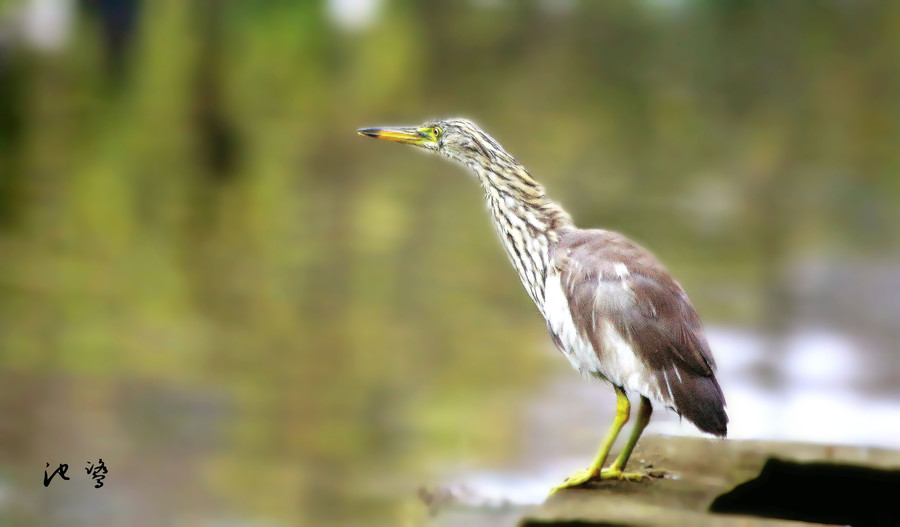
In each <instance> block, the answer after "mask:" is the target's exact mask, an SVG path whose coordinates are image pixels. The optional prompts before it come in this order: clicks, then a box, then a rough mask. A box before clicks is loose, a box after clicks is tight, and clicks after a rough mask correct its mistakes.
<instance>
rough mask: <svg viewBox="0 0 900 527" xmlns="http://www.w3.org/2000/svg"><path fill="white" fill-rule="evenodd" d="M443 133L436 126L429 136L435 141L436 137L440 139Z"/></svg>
mask: <svg viewBox="0 0 900 527" xmlns="http://www.w3.org/2000/svg"><path fill="white" fill-rule="evenodd" d="M443 133H444V131H443V130H441V129H440V128H439V127H437V126H435V127H434V128H432V129H431V135H433V136H434V138H435V139H437V138H438V137H440V136H441V135H442V134H443Z"/></svg>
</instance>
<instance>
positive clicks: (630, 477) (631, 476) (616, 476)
mask: <svg viewBox="0 0 900 527" xmlns="http://www.w3.org/2000/svg"><path fill="white" fill-rule="evenodd" d="M650 477H651V476H650V474H641V473H640V472H623V471H622V469H618V468H605V469H603V470H601V471H600V474H599V475H598V476H597V479H599V480H600V481H637V482H640V481H644V479H649V478H650Z"/></svg>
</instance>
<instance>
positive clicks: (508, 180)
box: [472, 154, 572, 314]
mask: <svg viewBox="0 0 900 527" xmlns="http://www.w3.org/2000/svg"><path fill="white" fill-rule="evenodd" d="M507 156H508V154H507ZM494 161H495V163H494V165H493V166H494V167H499V168H497V169H492V168H488V167H483V166H480V165H476V166H473V167H472V168H473V170H474V171H475V173H476V174H477V175H478V179H479V180H480V182H481V186H482V187H483V188H484V191H485V196H486V198H487V203H488V208H489V210H490V211H491V216H492V218H493V220H494V226H495V227H496V228H497V232H498V233H499V234H500V240H501V241H502V242H503V246H504V248H505V249H506V253H507V255H509V259H510V261H511V262H512V264H513V267H515V268H516V271H517V272H518V273H519V279H520V280H521V281H522V285H524V286H525V289H526V290H527V291H528V295H529V296H531V299H532V300H533V301H534V303H535V304H536V305H537V307H538V309H539V310H540V311H541V313H542V314H543V311H544V283H545V282H546V279H547V269H548V267H549V265H550V262H549V261H550V247H551V246H552V245H553V244H554V243H556V241H557V231H558V230H559V229H561V228H564V227H570V226H572V220H571V218H570V217H569V215H568V214H567V213H566V212H565V211H564V210H562V208H560V207H559V206H558V205H557V204H556V203H554V202H553V201H551V200H550V199H549V198H548V197H547V195H546V193H545V192H544V188H543V186H541V184H540V183H538V182H537V181H535V180H534V179H533V178H532V177H531V175H530V174H528V172H527V171H526V170H525V168H524V167H523V166H522V165H521V164H520V163H519V162H518V161H516V160H515V159H513V158H512V157H511V156H508V157H507V158H506V159H501V160H500V162H497V160H496V159H495V160H494Z"/></svg>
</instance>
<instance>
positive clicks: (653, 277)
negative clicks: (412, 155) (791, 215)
mask: <svg viewBox="0 0 900 527" xmlns="http://www.w3.org/2000/svg"><path fill="white" fill-rule="evenodd" d="M358 133H359V134H360V135H365V136H368V137H374V138H376V139H382V140H386V141H393V142H397V143H405V144H409V145H414V146H417V147H420V148H424V149H427V150H431V151H434V152H438V153H440V154H443V155H444V156H446V157H449V158H450V159H453V160H455V161H458V162H460V163H462V164H463V165H465V166H466V167H468V168H469V169H470V170H471V171H472V172H474V173H475V175H476V177H477V178H478V181H479V182H480V183H481V186H482V188H483V189H484V192H485V195H486V197H487V204H488V208H489V209H490V213H491V216H492V218H493V221H494V226H495V227H496V228H497V231H498V232H499V234H500V240H501V242H502V243H503V246H504V247H505V248H506V252H507V254H508V255H509V259H510V260H511V261H512V264H513V266H514V267H515V268H516V271H518V273H519V278H520V279H521V281H522V284H523V285H524V286H525V289H526V290H527V291H528V294H529V296H531V299H532V300H533V301H534V303H535V304H536V305H537V308H538V310H539V311H540V312H541V314H542V315H543V316H544V319H545V320H546V321H547V328H548V329H549V331H550V335H551V337H552V339H553V342H554V343H555V344H556V346H557V347H558V348H559V349H560V350H561V351H562V353H563V354H564V355H565V356H566V358H567V359H569V362H571V363H572V366H574V367H575V369H577V370H578V371H579V372H581V373H582V374H583V375H585V376H587V377H590V378H596V379H601V380H604V381H606V382H608V383H610V384H612V386H613V389H614V390H615V392H616V399H617V404H616V416H615V419H614V420H613V424H612V427H611V428H610V430H609V432H608V433H607V435H606V437H605V438H604V439H603V442H602V443H601V445H600V449H599V451H598V452H597V455H596V457H595V458H594V461H593V462H592V463H591V465H590V466H589V467H588V468H587V470H581V471H578V472H576V473H575V474H573V475H572V476H570V477H569V478H567V479H566V480H565V481H564V482H563V483H561V484H560V485H558V486H557V487H554V489H553V490H554V491H556V490H559V489H563V488H567V487H575V486H578V485H582V484H584V483H586V482H588V481H592V480H610V479H612V480H629V481H640V480H641V479H642V478H644V477H646V475H645V474H642V473H640V472H625V466H626V464H627V463H628V458H629V457H630V456H631V453H632V451H633V450H634V446H635V444H636V443H637V441H638V438H639V437H640V436H641V433H642V432H643V431H644V428H645V427H646V426H647V423H648V422H649V420H650V414H651V413H652V411H653V407H652V403H651V401H652V402H654V403H657V404H659V405H661V406H663V407H666V408H669V409H671V410H674V411H675V412H677V413H678V414H679V415H681V416H683V417H686V418H687V419H688V420H689V421H691V422H692V423H694V424H695V425H696V426H697V427H698V428H699V429H700V430H702V431H704V432H707V433H710V434H713V435H716V436H720V437H724V436H725V433H726V426H727V423H728V416H727V415H726V414H725V397H724V396H723V394H722V389H721V388H720V387H719V383H718V382H717V381H716V377H715V374H714V371H715V361H714V360H713V356H712V353H711V352H710V349H709V345H708V344H707V341H706V336H705V335H704V333H703V327H702V326H701V324H700V318H699V317H698V316H697V313H696V311H694V308H693V306H692V305H691V302H690V300H688V297H687V294H686V293H685V292H684V289H682V287H681V286H680V285H679V284H678V283H677V282H676V281H675V280H674V279H673V278H672V277H671V276H670V275H669V273H668V271H666V269H665V267H663V265H662V264H661V263H660V262H659V261H658V260H657V259H656V258H655V257H654V256H653V255H652V254H650V252H649V251H647V250H646V249H644V248H643V247H641V246H639V245H637V244H636V243H634V242H633V241H631V240H629V239H628V238H626V237H625V236H623V235H621V234H618V233H615V232H610V231H607V230H600V229H580V228H578V227H575V225H574V224H573V222H572V219H571V218H570V216H569V214H568V213H566V211H564V210H563V209H562V208H561V207H560V206H559V205H557V204H556V203H554V202H553V201H551V200H550V199H549V198H548V197H547V195H546V193H545V191H544V187H543V186H541V184H540V183H538V182H537V181H535V180H534V178H532V177H531V174H529V172H528V171H527V170H526V169H525V167H524V166H522V164H521V163H519V162H518V161H516V160H515V159H514V158H513V157H512V156H511V155H509V154H508V153H507V152H506V151H505V150H504V149H503V147H502V146H500V144H498V143H497V141H495V140H494V139H493V138H491V137H490V136H489V135H488V134H486V133H485V132H483V131H482V130H481V129H480V128H478V126H476V125H475V124H474V123H473V122H471V121H468V120H466V119H445V120H438V121H432V122H428V123H425V124H423V125H421V126H413V127H402V128H393V127H392V128H363V129H360V130H359V131H358ZM629 394H630V395H632V396H639V397H640V405H639V407H638V411H637V418H636V420H635V424H634V428H633V430H632V432H631V434H630V435H629V437H628V439H627V441H626V442H625V445H624V447H623V448H622V451H621V452H620V453H619V455H618V457H616V459H615V460H614V461H613V462H612V464H611V465H610V466H609V467H608V468H604V464H605V463H606V459H607V457H608V456H609V453H610V449H611V448H612V446H613V443H614V442H615V440H616V437H617V436H618V435H619V432H620V431H621V430H622V427H623V426H624V425H625V423H626V422H627V421H628V420H629V417H630V414H631V403H630V402H629V399H628V397H629Z"/></svg>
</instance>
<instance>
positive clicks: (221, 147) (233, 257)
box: [0, 0, 900, 526]
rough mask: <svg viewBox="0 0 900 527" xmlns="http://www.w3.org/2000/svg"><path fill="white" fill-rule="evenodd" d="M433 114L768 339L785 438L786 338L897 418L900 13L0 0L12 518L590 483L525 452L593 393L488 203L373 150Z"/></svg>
mask: <svg viewBox="0 0 900 527" xmlns="http://www.w3.org/2000/svg"><path fill="white" fill-rule="evenodd" d="M448 116H465V117H469V118H471V119H473V120H475V121H477V122H478V123H479V124H480V125H482V126H483V127H484V128H485V129H486V130H487V131H488V132H489V133H491V134H492V135H494V136H495V137H496V138H497V139H498V140H499V141H500V142H501V143H502V144H503V145H504V147H505V148H506V149H507V150H508V151H509V152H511V153H512V154H513V155H515V156H517V157H518V158H519V159H520V160H521V161H522V162H523V163H524V164H525V165H526V166H528V167H529V169H530V170H531V172H532V173H533V174H534V175H535V177H537V178H538V179H539V180H540V181H542V182H543V183H544V184H545V186H546V187H547V188H548V191H549V193H550V195H551V196H552V197H554V198H555V199H557V200H558V201H560V203H562V204H563V205H564V206H565V207H566V208H567V209H568V210H569V211H570V212H571V213H572V215H573V217H574V218H575V221H576V223H578V224H579V225H582V226H603V227H606V228H610V229H615V230H619V231H622V232H624V233H626V234H628V235H630V236H632V237H633V238H635V239H637V240H639V241H640V242H641V243H643V244H644V245H646V246H648V247H650V248H652V249H653V250H654V252H656V254H657V255H658V256H659V257H660V258H661V259H662V260H663V261H664V262H665V263H666V264H667V265H668V266H669V268H670V270H671V271H672V272H673V274H674V275H675V276H676V277H677V278H678V279H679V280H680V281H681V282H682V284H683V285H684V286H685V288H686V289H687V291H688V292H689V294H690V295H691V297H692V299H693V300H694V303H695V305H696V307H697V309H698V311H699V312H700V314H701V316H702V317H703V318H704V321H705V322H706V324H707V325H708V326H710V327H711V328H716V327H719V328H732V330H733V331H738V332H740V334H741V335H745V337H743V338H751V339H757V340H755V341H754V342H757V344H759V345H758V347H759V349H760V350H762V351H760V353H761V355H759V357H762V358H760V359H759V360H755V361H751V362H752V364H750V365H749V366H747V367H746V368H744V369H739V368H736V369H734V370H729V371H733V373H732V374H731V375H732V376H733V377H735V378H745V379H746V378H751V377H752V378H753V379H756V380H757V381H756V386H757V387H758V390H759V393H761V394H766V397H768V398H769V399H770V400H774V401H775V402H774V403H772V405H773V406H772V407H773V408H774V407H777V406H778V405H779V404H781V403H780V402H779V401H781V400H782V399H778V395H777V394H779V393H785V392H784V391H783V390H784V389H785V388H784V387H785V385H787V384H789V383H790V382H792V381H791V375H792V374H791V371H788V370H785V369H783V368H781V365H782V364H783V363H784V357H785V356H786V355H785V354H786V351H785V350H789V349H793V348H791V347H790V345H788V344H789V343H790V342H791V340H790V339H791V338H792V337H791V335H795V334H796V332H797V331H801V329H798V328H827V331H828V332H829V333H827V334H828V335H832V334H834V333H837V334H840V335H844V336H849V337H846V338H845V340H842V341H841V342H845V341H846V339H847V338H849V339H851V340H850V342H851V343H852V344H850V345H848V346H845V347H844V348H841V349H848V350H850V351H849V352H848V353H851V356H850V362H849V363H850V364H853V365H861V366H858V368H857V367H856V366H854V367H855V368H856V369H855V370H854V371H857V370H858V375H855V376H854V377H853V379H850V380H849V381H847V382H850V381H852V383H851V385H850V388H849V389H850V390H851V391H850V392H848V393H852V394H855V395H854V397H860V398H863V397H874V398H877V400H878V401H881V402H880V403H879V404H882V405H883V406H884V407H885V408H887V409H888V411H896V410H897V408H898V407H900V403H898V401H900V393H898V390H900V388H898V386H900V365H898V360H897V358H896V343H897V342H898V341H900V329H898V324H897V322H898V315H900V148H898V145H900V3H898V2H880V1H875V0H871V1H865V0H860V1H855V2H847V1H824V0H823V1H820V2H766V1H759V2H752V1H746V0H728V1H725V0H723V1H704V0H694V1H691V0H642V1H637V0H635V1H631V2H612V1H609V2H587V1H575V0H570V1H563V0H556V1H552V0H542V1H521V2H513V1H509V0H506V1H504V0H478V1H475V0H473V1H460V2H422V1H417V0H331V1H325V2H311V1H308V2H304V1H299V2H289V1H275V0H271V1H238V0H194V1H189V2H185V1H179V0H154V1H144V2H139V1H138V0H84V1H81V2H74V1H70V0H27V1H26V0H0V379H2V384H0V385H2V386H3V388H2V389H0V523H2V524H3V525H35V526H36V525H66V526H81V525H147V526H161V525H177V526H194V525H200V526H213V525H215V526H219V525H222V526H224V525H228V526H236V525H248V526H250V525H253V526H256V525H260V526H262V525H265V526H270V525H360V524H365V525H421V524H424V523H427V522H429V521H430V520H429V516H428V511H427V509H426V508H425V506H424V505H422V504H421V503H419V500H418V498H417V497H416V493H417V489H419V487H420V486H422V485H428V484H433V483H434V482H440V481H441V479H442V478H443V477H444V476H443V475H444V474H446V473H447V472H446V471H447V467H453V470H458V471H461V473H462V474H463V476H462V480H463V481H465V480H466V477H465V473H466V470H467V468H466V467H480V468H485V467H487V468H489V469H496V470H498V471H501V470H504V469H505V468H508V467H516V468H517V469H520V470H523V471H525V472H526V473H527V471H528V470H529V468H531V467H534V466H536V465H537V464H538V463H539V460H540V458H542V457H545V456H546V457H552V456H557V457H559V456H563V455H565V456H571V457H574V458H576V459H581V460H582V461H581V462H586V461H587V460H589V458H590V456H591V455H592V453H593V446H587V447H585V448H583V449H582V448H578V449H574V450H573V449H571V448H565V447H561V446H559V445H557V447H555V448H556V450H554V448H549V447H548V448H542V447H540V446H538V447H534V445H533V444H532V443H529V441H531V439H530V438H529V436H530V434H533V433H535V432H534V431H535V430H543V432H542V433H544V434H546V435H547V436H553V437H558V436H562V437H564V436H566V434H567V433H568V431H567V427H566V426H565V425H564V424H563V425H559V423H557V422H556V421H552V422H548V423H545V424H542V421H541V419H542V418H540V417H535V412H533V411H532V410H533V409H534V408H536V407H538V406H540V405H539V402H536V401H535V399H534V398H535V397H536V394H539V393H542V392H541V391H542V390H545V389H546V387H547V386H551V385H553V383H554V382H557V379H562V380H561V381H559V382H562V383H572V384H578V383H584V382H585V381H583V380H582V379H580V378H579V376H578V375H577V374H576V373H574V372H571V371H569V370H570V368H569V366H568V363H567V362H566V361H565V360H562V358H561V357H560V356H558V353H557V352H556V351H555V350H553V349H552V345H551V344H550V341H549V339H548V338H547V336H546V331H545V327H544V324H543V322H542V321H541V319H540V316H539V314H538V313H537V311H536V309H535V308H534V307H533V306H532V305H531V303H530V300H529V299H528V296H527V295H526V294H525V292H524V290H523V289H522V287H521V285H520V284H519V282H518V279H517V277H516V275H515V272H514V271H513V270H512V268H511V267H510V266H509V264H508V263H507V262H506V258H505V255H504V254H503V251H502V249H501V248H500V246H499V244H498V243H497V242H496V240H495V234H494V232H493V230H492V227H491V226H490V224H489V220H488V215H487V213H486V212H485V211H484V205H483V203H482V199H481V196H480V192H481V191H480V189H479V188H478V185H477V184H476V183H475V181H474V180H473V178H471V177H469V176H468V175H466V174H465V173H464V171H463V170H462V169H461V168H459V167H456V166H453V165H451V164H449V163H446V162H442V161H439V160H438V159H437V158H432V157H428V156H425V155H418V153H416V152H411V151H409V150H410V149H404V148H400V147H396V146H394V145H384V144H377V143H375V142H373V141H368V140H364V139H362V138H360V137H358V136H357V135H356V133H355V130H356V129H357V128H359V127H362V126H373V125H388V124H418V123H420V122H423V121H425V120H428V119H431V118H435V117H448ZM842 338H844V337H842ZM826 340H827V339H826ZM719 341H721V342H724V341H727V339H725V340H722V339H719ZM816 342H819V341H816ZM829 342H831V341H830V340H829ZM713 343H714V352H715V354H716V355H717V357H718V358H719V360H720V362H723V361H724V362H725V363H727V362H728V360H729V359H728V356H729V353H730V350H729V349H728V348H729V346H715V343H716V340H715V339H714V341H713ZM760 343H761V344H760ZM785 343H788V344H785ZM816 349H818V348H813V350H812V352H811V353H807V352H806V351H803V352H801V354H802V353H806V355H803V357H807V355H808V357H807V359H808V360H807V359H803V360H800V362H799V363H798V364H800V365H801V369H802V364H807V363H810V364H818V365H819V366H821V365H822V363H823V362H828V361H832V360H833V359H834V357H835V356H836V355H834V354H825V355H821V356H820V355H818V354H817V351H816ZM735 353H737V352H735ZM841 353H842V352H841ZM841 353H837V356H839V358H840V357H843V355H841ZM735 356H736V355H735ZM798 360H799V359H798ZM834 360H836V359H834ZM795 362H796V361H795ZM842 364H843V363H842ZM825 366H826V368H827V366H828V365H827V364H826V365H825ZM726 373H727V372H726ZM726 373H723V375H724V380H723V386H724V387H725V390H726V394H729V397H731V394H730V392H729V382H728V375H726ZM845 380H846V379H843V378H842V377H841V375H840V372H839V374H837V376H835V377H834V378H832V377H829V376H828V375H825V381H828V382H834V383H838V384H840V383H842V382H844V381H845ZM825 381H823V382H825ZM734 385H736V384H733V386H734ZM823 386H825V388H826V389H830V388H829V386H830V385H828V384H827V383H826V384H825V385H823ZM606 392H607V391H606V390H604V389H603V388H602V387H601V388H600V391H599V392H596V393H603V394H604V397H606V398H598V399H597V400H596V401H585V402H582V404H586V408H589V409H590V408H594V407H607V408H608V407H610V406H611V405H612V401H613V398H612V393H611V390H610V391H609V393H608V394H607V393H606ZM591 393H594V392H591ZM735 393H736V392H735ZM829 393H834V392H829ZM772 394H776V395H774V396H773V395H772ZM772 397H774V398H775V399H772ZM730 400H732V399H730ZM742 400H744V401H745V403H744V406H743V408H753V407H754V404H753V401H754V398H753V397H749V398H745V399H741V398H740V395H737V394H736V395H735V396H734V398H733V401H737V402H736V403H735V404H732V405H731V406H730V408H731V414H732V424H733V427H736V428H733V430H736V431H737V432H736V433H737V436H738V437H741V436H744V437H753V436H761V437H772V438H789V439H790V438H794V439H796V438H798V437H799V438H804V437H806V436H804V435H803V433H787V432H784V431H783V430H782V429H781V428H780V425H777V424H776V425H774V426H769V427H767V428H765V431H764V432H760V431H759V430H760V429H759V428H758V427H756V425H755V424H754V422H750V421H746V422H745V423H746V424H744V425H741V422H742V421H741V419H742V417H741V415H742V413H741V412H740V411H739V410H740V409H741V408H742V406H741V403H740V401H742ZM842 400H844V399H842ZM846 400H851V399H846ZM857 400H859V401H863V402H860V405H864V399H852V401H857ZM568 402H569V401H567V400H566V399H565V398H563V400H561V401H559V404H553V405H550V407H551V410H550V411H549V413H550V414H553V413H554V412H557V411H563V410H564V408H562V407H563V406H564V405H566V404H568ZM853 404H855V403H851V404H850V408H851V410H850V411H855V410H854V408H855V407H853ZM660 413H661V412H660ZM748 413H749V412H744V413H743V415H748ZM598 415H599V410H598ZM610 415H611V413H610ZM761 419H763V420H765V419H766V416H765V415H763V416H761ZM573 421H577V422H579V423H581V422H583V423H584V426H586V427H588V428H587V429H588V430H590V431H591V432H590V433H591V434H593V435H591V436H590V437H589V441H587V442H586V444H587V445H593V443H594V442H595V441H596V440H598V439H599V438H600V436H601V434H602V433H603V431H604V427H605V426H606V425H607V421H606V420H605V419H601V418H600V417H597V415H595V414H587V415H582V414H579V415H576V416H575V417H574V418H573ZM573 426H574V424H573ZM685 426H687V425H685ZM829 426H832V427H835V428H838V427H843V426H844V425H842V423H840V422H833V423H831V424H830V425H829ZM827 430H828V428H827V427H826V428H825V432H822V434H823V436H822V439H823V440H830V439H831V438H830V437H829V436H827ZM866 434H869V435H866ZM870 436H871V441H872V442H875V441H877V440H878V439H879V438H882V439H883V437H884V436H885V434H883V433H880V432H878V431H877V430H875V431H871V432H867V431H864V432H863V433H862V435H860V436H854V437H852V438H850V439H846V438H842V437H837V438H836V439H835V440H842V439H846V440H849V441H854V442H860V443H868V442H870V441H869V438H870ZM529 444H531V447H528V445H529ZM895 446H898V447H900V443H898V444H897V445H895ZM98 458H103V459H104V460H105V462H106V465H107V466H108V468H109V471H110V474H109V477H108V478H107V479H106V486H105V487H104V488H102V489H97V490H95V489H93V488H92V485H91V482H90V480H89V479H87V478H86V476H85V473H84V467H85V466H86V463H85V462H89V461H96V460H97V459H98ZM45 463H50V464H51V470H52V469H53V467H55V466H57V465H58V464H59V463H68V464H69V465H70V470H69V476H71V477H72V480H71V481H62V480H60V479H59V478H58V477H57V478H56V479H54V481H53V483H51V485H50V486H49V487H48V488H44V487H43V486H42V485H41V478H42V471H43V470H44V468H45ZM576 465H577V463H576ZM573 468H574V467H573ZM565 472H566V470H563V471H561V472H560V473H559V474H558V476H560V477H562V476H564V475H565Z"/></svg>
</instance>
